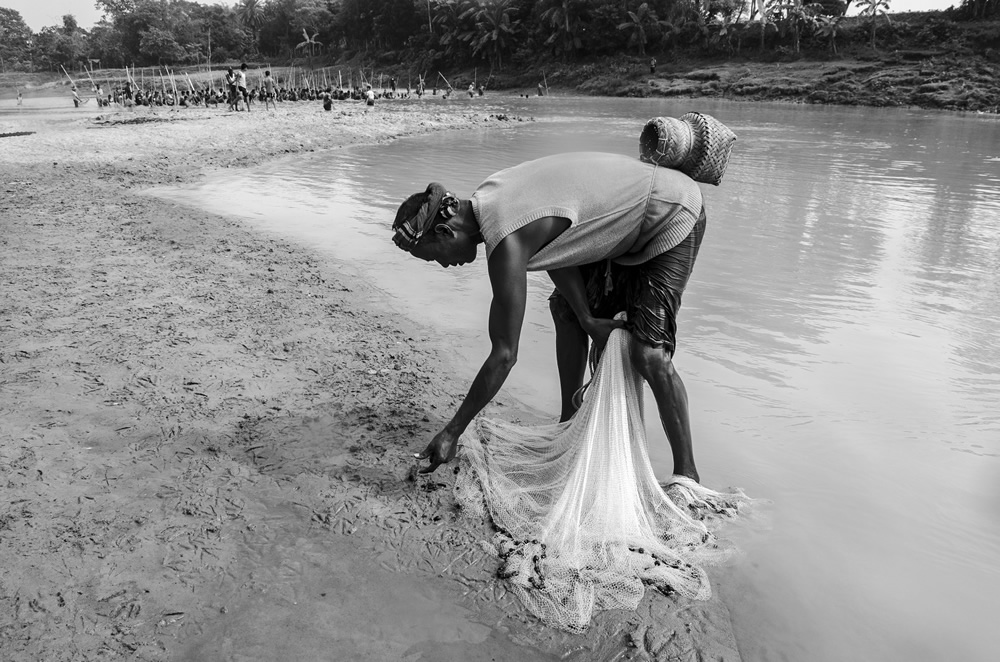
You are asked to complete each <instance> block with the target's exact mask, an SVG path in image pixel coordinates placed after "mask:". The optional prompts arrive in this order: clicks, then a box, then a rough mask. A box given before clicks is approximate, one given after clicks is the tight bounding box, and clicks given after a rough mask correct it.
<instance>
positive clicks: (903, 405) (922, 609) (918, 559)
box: [165, 98, 1000, 661]
mask: <svg viewBox="0 0 1000 662" xmlns="http://www.w3.org/2000/svg"><path fill="white" fill-rule="evenodd" d="M493 103H498V102H496V101H494V102H493ZM500 103H503V104H505V106H504V107H505V110H506V111H507V112H509V113H510V114H511V115H517V116H521V117H525V118H527V117H533V118H534V119H535V121H533V122H525V123H520V124H519V125H518V126H517V127H516V128H515V129H514V130H511V131H497V130H489V131H483V132H481V133H480V132H462V133H455V134H451V135H438V136H433V137H430V138H417V139H406V140H399V141H396V142H393V143H391V144H387V145H382V146H377V147H364V148H352V149H344V150H338V151H334V152H329V153H316V154H314V155H309V156H306V157H297V158H295V159H293V160H286V161H281V162H275V163H269V164H266V165H262V166H261V167H260V168H257V169H251V170H243V171H239V172H233V173H220V174H218V175H216V176H213V177H211V178H210V179H208V180H207V181H205V182H204V183H203V184H201V185H199V186H197V187H195V188H192V189H186V190H184V191H183V194H182V195H181V196H178V192H177V191H172V192H166V193H165V194H166V195H170V196H171V197H173V198H174V199H180V198H183V199H184V200H185V201H187V202H190V203H193V204H197V205H199V206H201V207H204V208H208V209H212V210H215V211H218V212H220V213H225V214H232V215H236V216H239V217H242V218H244V219H246V220H248V221H249V222H251V223H253V224H255V225H258V226H259V227H260V228H261V229H262V230H264V231H268V232H275V233H280V234H282V235H284V236H286V237H291V238H293V239H296V240H298V241H301V242H302V243H304V244H307V245H309V246H310V247H312V248H314V249H316V250H319V251H321V252H323V253H326V254H328V255H329V256H330V257H331V258H332V259H336V260H338V261H339V262H341V263H342V264H343V268H344V269H345V270H347V271H350V272H353V273H355V274H357V275H359V276H362V277H364V278H368V279H371V280H372V281H373V282H374V283H375V284H376V285H378V286H379V287H380V288H381V289H382V290H384V291H385V292H386V296H387V297H389V298H390V300H391V301H392V303H393V305H394V306H396V307H397V309H398V310H399V312H400V313H401V314H403V315H407V316H410V317H411V318H415V319H418V320H420V321H422V322H425V323H431V324H433V325H435V326H436V327H437V328H438V329H439V330H440V331H439V332H440V334H441V335H442V337H443V338H445V339H447V340H449V341H450V342H451V343H452V346H453V347H454V348H455V352H456V358H457V359H458V362H459V363H460V365H461V367H460V368H459V371H460V374H459V375H458V376H457V378H458V379H461V380H464V381H468V380H469V379H471V376H472V375H473V374H474V372H475V370H476V369H477V368H478V366H479V364H480V362H481V361H482V359H483V358H484V357H485V354H486V352H487V351H488V341H487V338H486V336H485V322H486V313H487V310H488V307H489V300H490V290H489V283H488V280H487V278H486V269H485V260H484V258H483V256H482V255H481V256H480V259H479V260H477V261H476V262H474V263H472V264H471V265H467V266H466V267H462V268H453V269H448V270H443V269H441V268H440V267H437V266H436V265H435V266H431V265H427V264H423V263H420V262H418V261H416V260H414V259H412V258H408V257H407V256H406V255H405V254H404V253H402V252H401V251H398V250H397V249H395V247H394V246H392V244H391V241H390V233H389V231H388V229H387V228H388V225H389V223H390V222H391V219H392V216H393V213H394V210H395V206H396V204H398V202H399V201H400V200H401V199H402V198H403V197H404V196H405V195H407V194H409V193H411V192H414V191H417V190H420V189H422V188H423V187H424V186H425V185H426V183H427V182H428V181H429V180H431V179H435V180H439V181H441V182H443V183H445V184H446V185H447V186H448V187H450V188H451V189H452V190H453V191H455V192H456V193H459V194H460V195H467V194H469V193H470V192H471V191H472V190H473V189H474V188H475V186H476V185H477V184H478V183H479V182H480V181H481V180H482V179H483V178H484V177H485V176H487V175H489V174H490V173H492V172H494V171H495V170H498V169H500V168H503V167H506V166H509V165H513V164H515V163H518V162H520V161H522V160H524V159H527V158H531V157H534V156H539V155H542V154H545V153H550V152H553V151H558V150H564V149H581V148H586V149H602V150H608V151H618V152H623V153H628V154H632V153H634V152H635V143H636V136H637V134H638V131H639V129H640V127H641V125H642V122H643V121H644V120H645V119H647V118H649V117H651V116H655V115H670V114H674V115H676V114H680V113H682V112H684V111H686V110H688V109H691V108H699V109H702V110H705V111H707V112H710V113H713V114H715V115H716V116H718V117H719V118H721V119H723V120H724V121H725V122H726V123H727V124H729V125H730V126H731V127H732V128H733V129H734V130H735V131H736V132H737V133H738V134H739V137H740V140H739V143H738V145H737V148H736V151H735V154H734V159H733V162H732V164H731V166H730V169H729V172H728V173H727V175H726V180H725V182H724V184H723V185H722V186H721V187H719V188H714V187H708V186H706V187H704V190H705V193H706V200H707V204H708V209H709V228H708V234H707V235H706V240H705V244H704V245H703V248H702V253H701V255H700V257H699V262H698V265H697V267H696V269H695V274H694V277H693V281H692V284H691V286H690V288H689V291H688V293H687V294H686V295H685V302H684V308H683V310H682V314H681V319H680V321H679V324H680V349H679V353H678V356H677V359H676V361H677V364H678V366H679V369H680V370H681V371H682V374H683V375H684V377H685V379H686V382H687V386H688V390H689V395H690V400H691V407H692V418H693V425H694V434H695V442H696V453H697V456H698V459H699V464H700V468H701V472H702V476H703V478H704V479H705V481H706V482H707V483H708V484H709V485H716V486H722V485H731V484H734V485H741V486H743V487H744V488H746V489H747V491H748V492H749V493H750V494H752V495H754V496H757V497H762V498H765V499H769V500H770V501H771V503H770V505H767V506H765V507H764V508H763V509H762V510H763V511H764V513H765V515H766V517H765V520H766V521H761V522H757V523H755V525H754V526H753V527H749V528H748V529H747V530H745V531H742V532H740V533H738V534H737V535H738V536H739V537H740V539H739V543H740V545H741V546H742V547H743V548H744V549H745V550H746V555H745V556H744V557H743V558H742V559H741V560H740V561H737V562H735V563H732V564H730V565H729V566H727V567H726V568H722V569H720V570H717V571H716V572H715V575H714V576H715V585H716V588H717V589H718V590H719V591H720V592H721V594H722V595H723V597H724V599H725V601H726V602H727V604H728V605H729V606H730V609H731V611H732V613H733V618H734V622H735V625H736V629H737V638H738V639H739V642H740V648H741V652H742V654H743V656H744V657H745V659H747V660H781V659H787V660H813V661H825V660H830V661H834V660H844V659H859V660H888V659H908V660H928V661H930V660H940V659H946V658H947V659H964V660H986V659H992V656H993V654H995V651H996V650H1000V631H998V630H997V628H996V627H995V624H994V621H995V617H996V596H997V594H998V593H1000V562H998V559H1000V345H998V344H997V343H996V341H995V339H996V321H997V320H998V319H1000V123H997V122H996V120H995V119H986V118H982V117H976V116H961V115H954V114H947V115H946V114H935V113H928V112H916V111H902V110H877V109H844V108H816V107H797V106H779V105H757V104H720V103H716V102H700V101H679V102H664V101H635V100H628V101H623V100H594V99H557V98H547V99H531V100H519V99H511V100H509V101H506V102H500ZM529 288H530V292H529V310H528V315H527V319H526V324H525V331H524V336H523V341H522V350H521V355H520V361H519V363H518V365H517V367H516V368H515V372H514V374H513V375H512V378H511V382H510V384H509V385H508V389H507V391H508V392H509V393H510V394H512V395H513V396H514V397H516V398H518V399H520V400H522V401H525V402H528V403H530V404H531V405H532V406H534V407H536V408H538V409H541V410H547V411H549V412H553V413H554V412H556V411H557V397H556V378H555V367H554V359H553V357H552V354H553V338H552V334H551V330H550V324H549V321H548V313H547V309H546V305H545V300H546V297H547V296H548V294H549V292H550V290H551V285H550V284H549V283H548V281H547V278H546V277H545V276H544V275H537V274H536V275H532V277H531V279H530V282H529ZM647 411H653V410H650V409H647ZM649 429H650V434H651V439H650V443H651V447H652V448H651V454H652V456H653V460H654V463H655V464H656V466H657V470H658V473H659V474H661V475H664V476H665V475H667V474H669V473H670V459H669V457H670V456H669V452H668V450H667V447H666V442H665V440H664V438H663V434H662V431H660V429H659V425H658V423H657V422H656V421H650V422H649Z"/></svg>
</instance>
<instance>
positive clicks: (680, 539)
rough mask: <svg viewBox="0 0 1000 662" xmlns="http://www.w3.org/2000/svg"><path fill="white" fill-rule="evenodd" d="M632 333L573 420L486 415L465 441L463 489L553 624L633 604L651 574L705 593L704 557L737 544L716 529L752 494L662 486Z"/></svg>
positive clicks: (670, 585)
mask: <svg viewBox="0 0 1000 662" xmlns="http://www.w3.org/2000/svg"><path fill="white" fill-rule="evenodd" d="M630 342H631V337H630V336H629V334H628V333H627V332H626V331H624V330H616V331H614V332H612V334H611V337H610V339H609V340H608V344H607V348H606V350H605V352H604V355H603V357H602V358H601V362H600V365H599V366H598V368H597V371H596V373H595V374H594V378H593V380H592V382H591V385H590V388H589V389H588V390H587V393H586V397H585V398H584V401H583V405H582V407H581V408H580V410H579V411H578V412H577V414H576V416H574V417H573V419H571V420H570V421H568V422H567V423H560V424H555V425H541V426H535V427H524V426H519V425H514V424H511V423H506V422H503V421H498V420H491V419H485V418H480V419H478V420H477V421H476V424H475V426H474V429H470V430H468V431H466V433H465V434H464V435H463V436H462V438H461V440H460V444H461V450H460V454H459V471H458V481H457V482H456V485H455V494H456V497H457V498H458V502H459V504H460V505H461V506H462V508H463V509H465V510H466V511H467V512H469V513H470V514H474V515H482V516H488V517H489V519H490V520H492V523H493V525H494V527H495V528H496V530H497V533H496V534H495V535H494V537H493V540H492V541H491V542H489V543H488V544H486V545H485V546H486V547H487V548H488V549H489V550H490V551H491V552H492V553H494V554H495V555H496V556H497V557H498V558H499V559H500V568H499V570H498V571H497V576H498V577H500V578H501V579H505V580H506V581H507V582H508V584H509V586H510V588H511V590H512V591H513V592H514V593H515V594H516V595H517V596H518V597H519V598H520V600H521V601H522V603H523V604H524V605H525V606H526V607H527V608H528V609H529V610H530V611H531V612H532V613H534V614H535V615H536V616H538V617H539V618H540V619H541V620H542V621H544V622H545V623H547V624H549V625H553V626H557V627H561V628H564V629H567V630H571V631H581V630H584V629H586V627H587V626H588V625H589V623H590V619H591V616H592V615H593V611H594V610H595V609H635V608H636V607H637V606H638V604H639V601H640V600H641V599H642V596H643V592H644V588H645V585H646V584H649V585H653V586H655V587H657V588H659V589H660V590H663V591H664V592H667V593H669V592H670V591H676V592H677V593H679V594H680V595H683V596H686V597H689V598H697V599H705V598H708V597H710V595H711V588H710V586H709V582H708V578H707V576H706V574H705V571H704V569H703V568H702V566H703V565H705V564H709V563H713V562H718V561H721V560H723V559H724V558H726V557H728V556H729V555H730V554H731V553H732V552H733V551H734V550H733V549H732V547H731V546H728V545H726V544H724V543H723V542H721V541H720V540H719V539H717V538H716V537H715V535H714V534H713V533H712V531H711V528H712V527H713V524H715V523H717V522H719V521H721V520H723V519H725V518H727V517H730V516H732V515H735V514H736V513H737V512H738V511H739V510H740V509H741V508H743V507H744V506H746V505H748V504H749V502H750V500H749V499H748V498H747V497H746V495H745V494H743V492H741V491H739V490H737V491H734V492H732V493H720V492H715V491H713V490H709V489H707V488H705V487H702V486H701V485H699V484H698V483H696V482H694V481H692V480H690V479H687V478H684V477H680V476H674V477H673V478H672V479H671V481H670V482H668V483H666V484H664V485H663V486H661V485H660V484H659V483H658V482H657V480H656V477H655V476H654V475H653V469H652V466H651V465H650V461H649V456H648V455H647V452H646V435H645V429H644V424H643V411H642V381H641V377H639V375H638V374H637V373H636V372H635V371H634V370H633V369H632V367H631V363H630V361H629V356H628V354H629V343H630Z"/></svg>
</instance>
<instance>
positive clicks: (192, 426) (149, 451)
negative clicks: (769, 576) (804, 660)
mask: <svg viewBox="0 0 1000 662" xmlns="http://www.w3.org/2000/svg"><path fill="white" fill-rule="evenodd" d="M0 110H3V111H4V112H0V134H3V133H12V132H21V131H33V132H35V133H34V134H32V135H27V136H19V137H11V138H0V282H2V286H3V292H4V294H3V299H2V304H3V305H2V306H0V558H2V563H0V659H3V660H11V661H20V660H24V661H28V660H31V661H34V660H97V659H101V660H206V661H209V660H211V661H217V660H279V659H280V660H398V659H405V660H548V659H570V660H624V659H629V660H673V659H702V658H704V659H716V660H736V659H738V658H739V654H738V652H737V647H736V643H735V641H734V639H733V636H732V632H731V626H730V621H729V615H728V612H727V610H726V608H725V607H724V605H722V604H721V603H720V602H719V601H718V600H714V599H713V600H711V601H708V602H705V603H701V602H690V601H687V600H683V599H678V598H676V597H668V596H663V595H660V594H655V595H654V594H653V592H652V591H650V592H648V594H647V597H646V600H645V601H644V602H643V604H642V606H641V608H640V609H639V610H638V611H637V612H605V613H603V614H602V615H601V616H600V617H599V618H598V619H597V620H596V621H595V623H594V627H592V628H591V630H590V631H589V632H588V633H587V634H586V635H568V634H565V633H561V632H556V631H553V630H551V629H548V628H545V627H542V626H541V625H539V624H538V623H537V622H536V621H534V620H533V619H532V618H530V617H529V616H527V615H526V613H525V612H524V610H523V609H521V607H520V605H519V604H518V603H517V602H516V601H514V600H513V599H512V598H511V597H510V596H509V595H507V594H506V591H505V589H504V588H503V585H502V584H501V583H499V582H497V581H496V580H495V579H493V573H494V571H495V567H496V566H495V563H494V562H493V561H492V560H491V559H489V558H487V557H486V555H485V554H484V553H483V552H482V551H480V548H479V547H478V545H477V541H478V540H480V539H482V538H483V537H485V536H486V535H488V529H487V527H486V526H485V525H484V524H483V523H481V522H470V521H469V520H467V519H464V518H461V517H460V516H459V514H458V513H457V511H456V508H455V506H454V500H453V497H452V493H451V485H452V482H453V479H454V475H453V474H452V473H451V469H450V467H449V468H447V470H444V471H438V472H437V474H436V475H434V476H433V477H432V478H429V479H425V478H422V477H421V478H419V479H416V480H415V479H414V478H413V477H412V475H411V473H410V470H411V467H412V464H413V462H412V459H411V457H410V454H411V453H412V452H415V451H417V450H420V449H421V448H423V446H424V445H425V444H426V443H427V440H428V439H429V437H430V436H431V435H432V434H433V433H434V432H436V431H437V430H438V429H439V426H440V425H441V423H442V419H443V418H444V417H446V416H448V415H450V412H451V410H452V407H453V406H454V404H455V402H456V400H457V399H458V398H460V397H461V395H462V394H463V391H464V388H465V386H466V385H465V384H456V383H455V380H453V379H451V378H450V375H451V374H452V371H451V370H449V366H448V365H447V363H446V362H445V361H444V360H443V359H442V358H441V356H442V355H443V352H442V349H443V348H441V347H439V346H437V345H435V343H434V342H428V341H426V340H424V339H426V338H432V337H434V334H433V333H432V332H431V331H430V330H429V329H426V328H420V327H419V326H418V325H416V324H414V323H412V322H408V321H406V320H404V319H400V317H399V315H398V314H395V313H394V311H392V310H391V309H390V308H389V307H388V304H387V303H386V301H385V298H384V297H383V296H382V295H381V294H380V293H379V292H378V291H377V290H374V289H373V288H371V287H370V286H367V285H366V284H365V283H364V282H360V281H359V280H358V279H356V278H353V277H347V276H345V275H343V274H342V273H341V269H340V267H341V265H339V264H338V263H335V262H331V261H330V260H329V259H327V258H321V257H319V256H318V255H316V254H313V253H312V252H310V250H309V249H308V247H305V246H301V245H293V244H289V243H285V242H282V241H280V240H276V239H274V238H273V237H270V236H266V235H263V234H259V233H256V232H254V231H253V230H252V229H251V228H249V227H247V226H245V225H243V224H241V223H240V222H239V221H236V220H233V219H227V218H220V217H217V216H212V215H209V214H205V213H201V212H197V211H192V210H191V209H188V208H183V207H180V206H175V205H172V204H170V203H167V202H164V201H162V200H159V199H155V198H152V197H150V196H147V195H144V194H143V191H144V190H146V189H147V188H149V187H151V186H157V185H164V184H171V183H176V182H186V181H193V180H196V179H197V178H199V177H200V176H202V174H203V173H204V172H206V171H207V170H208V169H213V168H227V167H246V166H252V165H254V164H256V163H260V162H261V161H262V160H265V159H268V158H271V157H274V156H275V155H284V154H286V153H297V152H302V151H308V150H317V149H335V148H337V147H340V146H344V145H350V144H356V143H371V142H376V141H384V140H390V139H393V138H395V137H398V136H402V135H411V134H417V133H426V132H432V131H440V130H460V129H462V128H466V127H472V126H476V127H481V126H484V125H485V126H494V125H495V126H496V127H497V130H502V127H507V126H508V125H509V124H510V123H509V122H500V121H498V120H496V119H491V118H490V117H489V110H483V109H480V110H479V112H477V113H474V114H468V113H462V112H458V111H447V110H440V109H439V108H432V109H430V110H427V109H424V108H422V107H421V106H420V105H416V104H414V105H403V104H399V105H396V106H393V105H383V106H381V107H379V109H378V110H377V112H365V110H364V108H363V107H361V106H359V105H355V104H348V105H341V106H336V107H335V110H334V112H332V113H323V112H321V111H320V110H319V106H318V105H314V104H283V105H282V106H280V109H279V111H278V112H276V113H272V114H269V115H268V114H265V113H253V114H250V115H247V114H243V113H241V114H238V115H237V114H228V113H226V112H225V111H223V110H211V111H201V110H188V111H181V112H178V111H167V110H163V111H159V112H152V113H151V112H149V111H148V109H143V110H141V111H139V112H121V113H115V112H109V113H99V112H98V110H97V109H81V110H80V111H79V112H63V111H58V112H49V113H41V112H33V113H21V114H16V113H11V112H9V110H10V109H6V108H5V109H0ZM387 222H388V219H387ZM387 246H388V234H387ZM387 249H388V248H387ZM506 401H508V402H509V400H506ZM511 409H512V408H511V407H503V408H500V410H501V411H500V413H501V415H504V414H506V415H508V416H515V415H517V413H516V412H515V413H512V412H511V411H510V410H511ZM503 410H507V411H503ZM493 411H494V412H496V411H497V406H494V409H493Z"/></svg>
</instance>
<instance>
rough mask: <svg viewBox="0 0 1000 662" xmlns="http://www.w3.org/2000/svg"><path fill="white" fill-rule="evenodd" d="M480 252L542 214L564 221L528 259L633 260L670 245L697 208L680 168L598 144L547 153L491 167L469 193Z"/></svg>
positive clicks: (697, 198)
mask: <svg viewBox="0 0 1000 662" xmlns="http://www.w3.org/2000/svg"><path fill="white" fill-rule="evenodd" d="M471 200H472V209H473V213H474V214H475V215H476V221H477V222H478V223H479V228H480V231H481V232H482V234H483V238H484V239H485V240H486V256H487V259H488V258H489V256H490V255H491V254H492V253H493V250H494V249H495V248H496V247H497V245H498V244H499V243H500V242H501V241H502V240H503V239H504V237H506V236H507V235H509V234H510V233H511V232H514V231H515V230H517V229H519V228H522V227H524V226H525V225H527V224H528V223H531V222H532V221H535V220H537V219H539V218H543V217H546V216H557V217H561V218H566V219H569V221H570V226H569V227H568V228H567V229H566V230H564V231H563V233H562V234H560V235H559V236H558V237H556V238H555V239H553V240H552V241H551V242H549V244H548V245H546V246H545V247H543V248H542V249H541V250H540V251H538V253H536V254H535V255H534V256H533V257H532V258H531V259H530V260H529V261H528V270H529V271H544V270H549V269H559V268H563V267H572V266H581V265H584V264H589V263H592V262H600V261H603V260H612V261H613V262H616V263H618V264H622V265H636V264H641V263H643V262H646V261H648V260H650V259H651V258H653V257H656V256H657V255H660V254H662V253H665V252H666V251H668V250H670V249H671V248H673V247H674V246H676V245H677V244H679V243H680V242H681V241H683V240H684V238H685V237H687V236H688V234H689V233H690V232H691V229H692V228H693V227H694V224H695V222H696V221H697V220H698V216H699V215H700V214H701V211H702V204H703V203H702V196H701V189H700V188H698V184H696V183H695V182H694V180H692V179H691V178H690V177H688V176H687V175H685V174H684V173H682V172H680V171H677V170H671V169H669V168H660V167H657V166H655V165H653V164H650V163H644V162H642V161H640V160H639V159H637V158H635V157H629V156H624V155H621V154H604V153H597V152H573V153H568V154H558V155H555V156H547V157H543V158H541V159H536V160H534V161H527V162H525V163H522V164H520V165H516V166H513V167H511V168H507V169H506V170H501V171H500V172H498V173H495V174H493V175H491V176H490V177H489V178H487V179H486V181H484V182H483V183H482V184H480V185H479V188H477V189H476V191H475V193H473V194H472V198H471Z"/></svg>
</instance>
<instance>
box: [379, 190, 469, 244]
mask: <svg viewBox="0 0 1000 662" xmlns="http://www.w3.org/2000/svg"><path fill="white" fill-rule="evenodd" d="M457 213H458V198H457V197H455V196H454V195H453V194H452V193H450V192H449V191H447V190H445V188H444V187H443V186H441V185H440V184H438V183H437V182H432V183H430V184H428V185H427V190H425V191H424V192H422V193H414V194H413V195H411V196H410V197H409V198H407V199H406V201H405V202H404V203H403V204H401V205H400V206H399V210H398V211H397V212H396V220H395V221H393V223H392V229H393V231H394V232H395V233H396V234H395V236H394V237H393V238H392V241H393V242H394V243H395V244H396V245H397V246H399V247H400V248H402V249H403V250H404V251H410V250H413V247H414V246H416V245H417V243H419V242H420V237H422V236H423V234H424V233H425V232H427V231H428V230H430V229H431V228H433V227H434V225H435V223H437V222H438V221H441V220H448V219H449V218H451V217H453V216H454V215H455V214H457Z"/></svg>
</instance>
